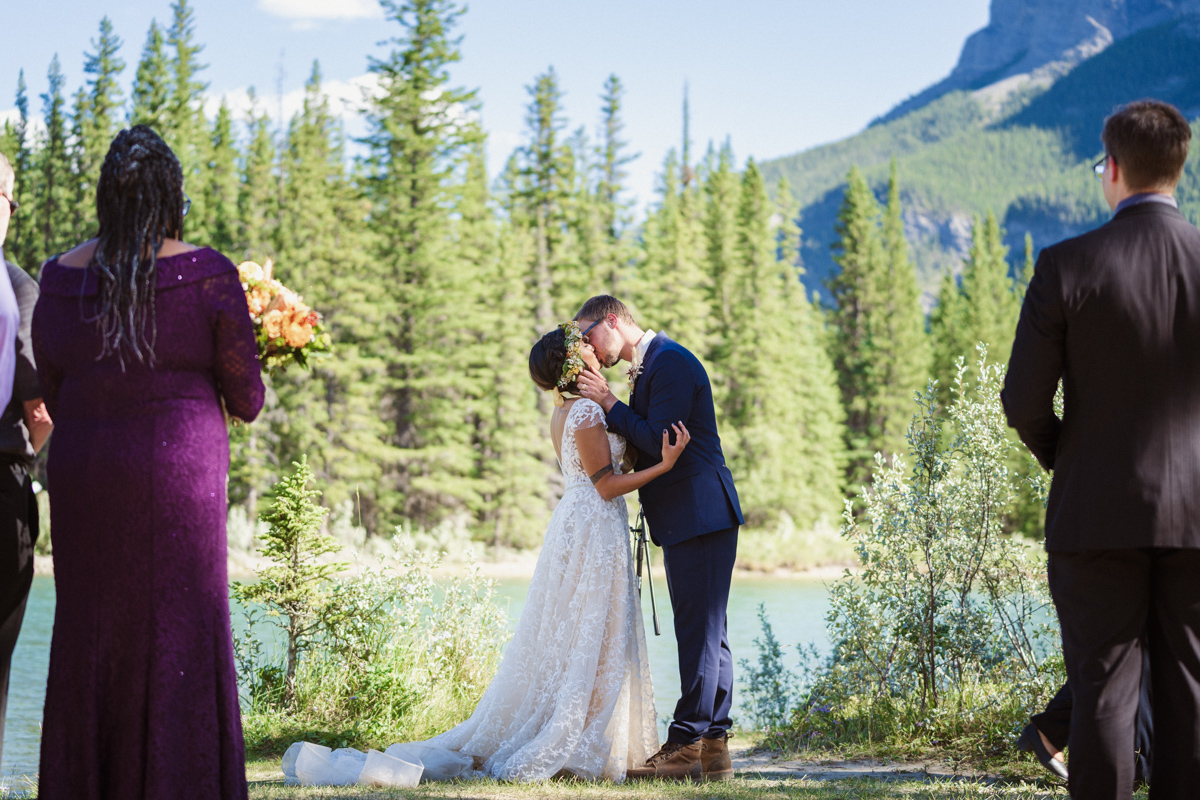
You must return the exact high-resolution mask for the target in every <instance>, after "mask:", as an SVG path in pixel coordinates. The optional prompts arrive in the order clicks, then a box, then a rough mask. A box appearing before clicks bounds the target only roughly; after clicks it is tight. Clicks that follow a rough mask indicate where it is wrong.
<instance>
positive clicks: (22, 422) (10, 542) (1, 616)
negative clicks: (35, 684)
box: [0, 153, 50, 748]
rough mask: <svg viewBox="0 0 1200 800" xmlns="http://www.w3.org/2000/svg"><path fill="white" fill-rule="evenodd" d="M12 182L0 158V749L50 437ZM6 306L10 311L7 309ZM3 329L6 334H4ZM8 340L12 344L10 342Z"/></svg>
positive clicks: (31, 289)
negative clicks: (18, 261) (37, 467)
mask: <svg viewBox="0 0 1200 800" xmlns="http://www.w3.org/2000/svg"><path fill="white" fill-rule="evenodd" d="M15 177H16V176H15V175H14V174H13V168H12V165H11V164H10V163H9V161H8V159H7V158H5V156H4V154H3V153H0V261H3V262H4V267H5V270H6V273H7V274H6V276H4V280H7V281H8V283H9V284H11V286H2V285H0V295H3V296H2V297H0V307H3V308H4V309H5V312H4V313H6V314H7V315H9V316H10V317H11V316H12V315H13V313H14V312H15V314H16V319H15V322H16V324H15V325H12V322H13V321H14V320H10V321H9V323H8V325H10V326H12V328H13V330H11V331H8V330H6V331H5V333H4V334H3V335H2V336H0V342H2V344H3V347H4V349H5V352H3V353H0V370H3V371H4V377H5V378H6V379H7V378H9V377H10V371H11V384H9V383H8V381H7V380H6V381H5V384H6V385H10V386H11V393H9V394H8V396H7V399H3V398H2V397H0V399H2V405H0V407H3V408H4V411H3V413H0V748H2V747H3V743H4V717H5V714H6V713H7V711H8V675H9V670H10V668H11V667H12V655H13V649H14V648H15V647H16V646H17V637H18V636H19V635H20V633H21V622H22V621H23V620H24V619H25V603H26V601H27V600H28V599H29V588H30V587H31V586H32V585H33V545H34V543H35V542H36V541H37V536H38V513H37V498H36V497H35V496H34V494H33V480H32V479H31V478H30V477H29V470H30V468H32V467H33V459H34V457H35V456H36V455H37V452H38V450H40V449H41V447H42V444H43V443H44V442H45V441H46V437H47V436H49V435H50V417H49V415H47V413H46V405H45V404H44V403H43V402H42V390H41V388H40V387H39V386H38V377H37V369H36V368H35V367H34V360H33V340H32V338H31V337H30V333H29V329H30V325H31V323H32V322H33V307H34V305H35V304H36V303H37V299H38V285H37V281H35V280H34V279H33V278H31V277H29V275H28V274H26V272H25V270H23V269H21V268H20V267H18V266H16V265H15V264H11V263H9V262H8V261H7V260H5V259H4V258H3V253H4V240H5V238H6V237H7V235H8V222H9V219H10V218H11V216H12V212H14V211H16V210H17V208H18V206H17V201H16V200H15V199H13V189H14V184H15V180H14V179H15ZM10 303H11V305H9V304H10ZM6 327H7V326H6ZM14 338H15V341H14ZM0 391H2V390H0Z"/></svg>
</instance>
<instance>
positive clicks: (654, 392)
mask: <svg viewBox="0 0 1200 800" xmlns="http://www.w3.org/2000/svg"><path fill="white" fill-rule="evenodd" d="M575 320H576V321H577V322H578V323H579V327H580V329H581V330H582V331H584V339H585V340H586V341H587V342H588V343H589V344H591V345H592V347H593V348H594V349H595V351H596V357H597V358H598V359H599V360H600V363H602V364H603V365H604V366H606V367H611V366H613V365H614V364H616V363H617V362H618V361H626V362H629V363H630V364H631V365H632V366H631V367H630V370H629V376H630V381H629V386H630V400H629V405H626V404H624V403H622V402H620V401H619V400H617V398H616V397H614V396H613V394H612V392H610V391H609V389H608V382H607V381H605V380H604V378H602V377H601V376H600V375H598V374H596V373H595V372H591V371H585V372H583V373H582V374H581V375H580V376H579V378H578V379H577V384H578V386H579V392H580V394H582V395H583V396H584V397H586V398H588V399H589V400H594V401H596V402H597V403H599V404H600V405H601V406H602V407H603V408H604V411H605V414H606V415H607V417H608V427H609V429H610V430H612V431H614V432H616V433H619V434H621V435H622V436H624V437H625V440H626V441H627V442H628V443H629V444H630V445H632V446H633V447H634V448H635V449H636V450H637V455H638V461H637V469H645V468H647V467H649V466H652V465H653V464H657V463H658V462H659V461H661V460H662V452H661V451H662V433H663V431H665V430H668V429H670V427H671V423H672V422H679V421H683V423H684V425H686V426H687V429H688V431H690V432H691V434H692V441H691V444H689V445H688V447H687V449H686V450H684V451H683V455H682V456H680V458H679V462H678V463H677V464H676V465H675V469H674V470H672V471H671V472H669V473H667V474H666V475H663V476H661V477H659V478H657V479H655V480H653V481H651V482H650V483H648V484H646V485H645V486H644V487H643V488H642V489H641V490H640V492H639V494H638V496H639V499H640V500H641V503H642V508H643V509H644V510H645V512H646V518H647V519H648V520H649V522H650V536H651V538H652V539H653V540H654V543H655V544H657V545H659V546H660V547H662V549H663V563H664V565H665V567H666V570H667V587H668V589H670V593H671V609H672V610H673V612H674V614H675V639H676V642H677V643H678V646H679V678H680V684H681V689H682V694H683V696H682V697H681V698H680V699H679V703H678V704H677V705H676V706H675V720H674V721H673V722H672V723H671V727H670V730H669V731H668V733H667V742H666V744H664V745H663V746H662V748H661V749H660V750H659V751H658V752H657V753H655V754H654V755H653V756H651V757H650V759H649V760H648V761H647V762H646V764H645V766H643V767H639V768H636V769H631V770H629V772H628V777H629V778H632V779H638V778H654V777H658V778H675V779H688V778H691V779H700V778H703V779H705V780H725V779H727V778H730V777H732V775H733V765H732V763H731V762H730V759H729V750H728V738H729V734H728V732H729V728H730V725H731V724H732V722H731V720H730V718H729V711H730V707H731V706H732V704H733V656H732V655H731V654H730V651H729V637H728V634H727V632H726V624H725V607H726V605H727V604H728V600H729V582H730V578H731V577H732V574H733V562H734V559H735V558H736V556H737V535H738V526H739V525H741V524H742V523H743V522H745V520H744V519H743V518H742V510H741V507H740V506H739V505H738V497H737V490H736V489H734V488H733V475H732V473H730V471H729V468H728V467H726V466H725V457H724V455H723V454H722V453H721V439H720V437H719V436H718V435H717V419H716V412H715V411H714V409H713V397H712V387H711V386H710V385H709V382H708V374H707V373H706V372H705V371H704V367H703V365H701V363H700V361H699V360H698V359H697V358H696V357H695V356H694V355H692V354H691V353H690V352H688V351H687V350H686V349H684V348H683V347H681V346H680V345H678V344H676V343H675V342H673V341H671V339H669V338H668V337H667V335H666V334H665V333H655V332H654V331H651V330H648V331H643V330H642V329H641V328H639V327H638V326H637V324H636V323H634V321H633V315H631V314H630V313H629V309H627V308H626V307H625V304H624V303H622V302H621V301H620V300H618V299H616V298H615V297H609V296H607V295H601V296H599V297H593V298H592V299H591V300H588V301H587V302H586V303H584V304H583V308H581V309H580V310H579V313H578V314H576V315H575Z"/></svg>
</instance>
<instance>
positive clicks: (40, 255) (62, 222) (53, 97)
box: [34, 54, 75, 264]
mask: <svg viewBox="0 0 1200 800" xmlns="http://www.w3.org/2000/svg"><path fill="white" fill-rule="evenodd" d="M46 80H47V82H48V83H49V87H48V88H47V90H46V93H45V94H43V95H42V96H41V98H42V118H43V120H44V122H45V126H46V132H45V138H44V140H43V142H42V144H41V147H40V148H38V150H37V152H36V154H35V159H36V161H35V167H34V169H35V171H36V173H37V184H36V186H35V188H34V192H35V201H34V202H35V204H36V214H37V216H36V217H35V219H36V220H37V224H36V227H37V230H38V239H39V241H38V243H37V253H36V256H35V259H34V263H35V264H40V263H41V262H42V261H43V260H45V259H46V258H47V257H48V256H51V255H54V254H57V253H61V252H63V251H64V250H66V249H67V248H68V247H70V246H72V245H73V244H75V242H74V241H73V235H72V234H73V228H74V225H73V214H72V200H73V199H74V198H73V193H72V183H73V180H72V174H71V154H70V152H69V150H68V141H67V134H68V130H67V115H66V114H65V113H64V106H65V105H66V100H65V99H64V98H63V84H64V83H65V78H64V77H63V74H62V67H61V66H60V64H59V61H58V55H57V54H55V56H54V58H53V59H51V61H50V69H49V71H48V72H47V74H46Z"/></svg>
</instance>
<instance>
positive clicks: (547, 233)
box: [506, 67, 587, 332]
mask: <svg viewBox="0 0 1200 800" xmlns="http://www.w3.org/2000/svg"><path fill="white" fill-rule="evenodd" d="M526 89H527V91H528V92H529V96H530V98H531V99H530V103H529V108H528V112H527V114H526V117H525V122H526V126H527V131H528V133H529V142H528V143H527V144H526V145H525V146H523V147H521V148H520V149H519V150H518V151H517V152H516V154H515V157H514V160H513V162H512V167H513V169H512V171H510V173H509V176H508V178H507V180H506V182H507V183H508V184H509V192H508V193H509V198H508V209H509V216H510V217H511V218H512V220H513V222H514V224H517V225H519V226H522V227H524V228H526V229H527V230H530V231H531V232H532V233H533V237H534V246H535V251H534V261H533V292H534V310H535V315H536V321H537V328H538V330H540V331H543V332H545V331H548V330H550V329H551V328H553V327H554V325H555V324H556V322H557V321H558V320H561V319H565V318H568V317H570V316H573V315H574V313H575V311H576V310H577V308H578V306H579V303H580V295H581V294H582V293H583V292H584V291H585V290H586V283H587V278H586V277H583V278H582V280H581V276H580V275H579V270H578V261H577V253H575V252H574V250H575V242H574V241H573V236H574V233H575V231H574V229H573V226H572V224H571V222H572V220H571V215H572V212H573V211H574V209H572V208H571V204H572V201H573V199H574V190H575V177H576V169H575V154H574V152H572V150H571V148H570V147H568V146H567V145H566V144H565V143H564V142H563V141H562V132H563V129H564V128H565V127H566V121H565V120H564V119H563V118H562V113H561V100H562V91H561V90H560V89H559V87H558V75H557V74H556V73H555V72H554V67H550V68H549V69H548V70H547V71H546V72H545V73H543V74H541V75H539V76H537V78H536V79H535V80H534V83H533V85H532V86H529V87H526Z"/></svg>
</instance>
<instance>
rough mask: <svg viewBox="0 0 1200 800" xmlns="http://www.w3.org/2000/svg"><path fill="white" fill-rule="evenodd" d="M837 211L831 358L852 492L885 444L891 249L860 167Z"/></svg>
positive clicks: (849, 178) (866, 477)
mask: <svg viewBox="0 0 1200 800" xmlns="http://www.w3.org/2000/svg"><path fill="white" fill-rule="evenodd" d="M846 181H847V185H846V194H845V197H844V198H843V200H842V206H841V209H840V211H839V212H838V221H837V233H838V237H839V238H838V241H837V242H836V243H835V244H834V252H835V255H834V261H835V262H836V263H837V264H838V266H839V267H840V268H841V269H840V271H839V272H838V273H837V274H836V275H834V276H833V277H832V278H831V279H830V281H829V284H828V287H829V291H830V293H831V294H832V295H833V302H834V308H833V311H832V313H831V321H832V325H833V329H834V336H833V342H832V346H833V363H834V366H835V368H836V369H837V375H838V386H839V388H840V389H841V394H842V405H843V407H844V408H845V410H846V449H847V453H848V456H849V463H848V468H847V479H848V484H849V489H850V491H851V492H854V493H857V491H858V488H859V487H860V486H861V485H862V484H864V483H865V482H867V481H868V480H869V479H870V474H871V464H872V460H873V459H874V456H875V453H876V452H878V451H880V450H881V449H882V448H883V446H884V444H885V441H886V439H885V431H884V430H883V429H882V425H881V424H880V420H881V416H882V415H881V411H882V409H883V408H884V407H885V405H884V404H885V403H886V402H887V394H888V393H889V389H890V388H891V387H888V386H887V384H886V383H885V382H884V380H883V377H884V376H885V375H886V372H885V370H886V365H885V364H883V363H882V362H881V361H880V359H879V356H880V353H879V350H880V349H881V345H883V344H885V342H883V341H882V339H883V337H884V330H885V325H884V324H883V323H884V322H885V320H884V319H883V317H884V313H883V312H884V310H885V304H884V302H883V298H881V297H880V295H879V290H880V289H881V288H882V286H883V284H884V283H885V282H884V281H883V280H881V279H880V276H881V275H882V274H884V273H885V272H886V271H887V268H888V254H887V252H886V251H885V250H884V246H883V240H882V237H881V235H880V230H879V216H880V210H879V204H878V203H877V202H876V200H875V195H874V194H873V193H872V192H871V187H870V186H869V185H868V184H867V181H866V179H865V178H864V177H863V175H862V173H861V172H859V171H858V168H857V167H854V168H852V169H851V170H850V174H849V175H848V176H847V179H846Z"/></svg>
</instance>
